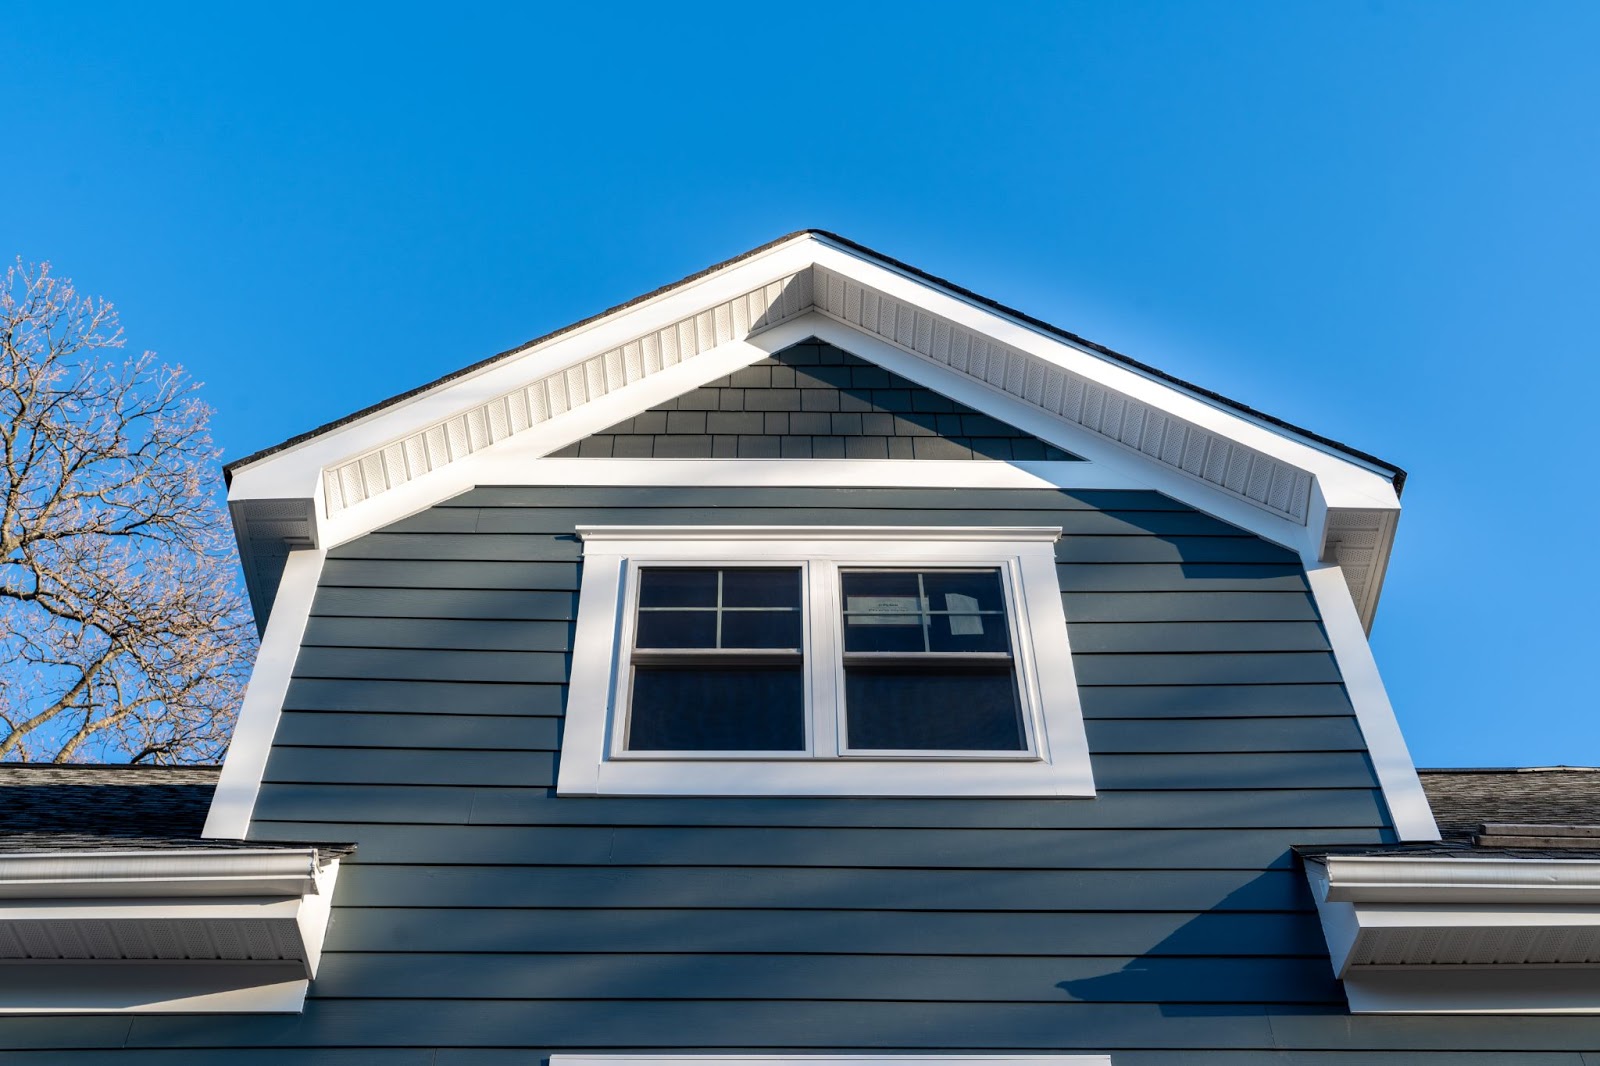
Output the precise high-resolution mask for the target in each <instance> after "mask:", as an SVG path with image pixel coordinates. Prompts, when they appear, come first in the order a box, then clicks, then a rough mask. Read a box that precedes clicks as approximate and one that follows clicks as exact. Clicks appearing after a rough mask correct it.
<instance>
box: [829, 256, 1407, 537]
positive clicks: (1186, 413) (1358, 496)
mask: <svg viewBox="0 0 1600 1066" xmlns="http://www.w3.org/2000/svg"><path fill="white" fill-rule="evenodd" d="M813 258H814V262H815V263H817V264H818V265H821V266H823V267H824V268H826V269H828V270H832V271H835V272H837V273H840V274H844V275H846V276H848V277H850V278H852V279H853V280H855V281H858V282H860V283H861V284H863V285H868V286H871V287H872V288H875V289H877V290H878V291H880V292H882V293H884V294H885V295H887V296H892V297H894V298H896V299H899V300H904V301H906V302H908V303H912V304H915V305H917V306H920V307H922V308H924V309H926V310H927V311H928V313H929V314H933V315H937V316H939V317H941V318H945V319H948V320H949V321H951V322H954V323H956V324H957V325H962V326H966V327H967V328H969V329H973V330H976V331H977V332H979V333H982V334H985V335H986V336H988V337H990V338H992V339H993V340H995V341H998V342H1000V343H1002V344H1008V345H1011V346H1012V347H1015V348H1019V349H1021V350H1022V351H1025V352H1028V353H1029V354H1030V355H1035V356H1038V357H1040V358H1042V359H1045V360H1047V361H1049V362H1052V363H1054V364H1056V365H1057V366H1060V367H1061V368H1062V369H1064V370H1070V371H1072V372H1073V373H1075V374H1079V375H1082V376H1083V377H1085V378H1088V379H1090V380H1092V381H1095V382H1097V383H1099V384H1102V385H1104V386H1106V387H1107V388H1109V389H1112V390H1114V391H1116V392H1120V393H1122V394H1123V395H1125V396H1129V397H1131V398H1133V399H1136V400H1140V401H1142V402H1144V403H1148V404H1150V405H1151V406H1152V407H1156V408H1158V409H1160V410H1164V411H1167V412H1169V413H1171V414H1173V415H1175V416H1177V417H1179V418H1182V419H1184V420H1185V421H1188V422H1192V423H1194V424H1195V425H1198V426H1201V427H1202V428H1205V429H1210V430H1213V431H1215V432H1217V433H1220V434H1222V435H1224V436H1227V437H1230V438H1232V439H1234V440H1237V441H1239V442H1240V443H1241V444H1244V445H1246V446H1248V447H1251V448H1254V449H1256V450H1257V451H1260V452H1263V453H1265V454H1267V455H1271V456H1273V457H1275V458H1279V459H1282V460H1283V461H1284V462H1287V463H1289V464H1291V465H1293V466H1297V467H1299V468H1300V469H1302V470H1306V471H1309V472H1310V473H1312V474H1314V475H1315V476H1316V478H1317V480H1318V481H1319V482H1320V483H1322V484H1323V488H1324V493H1325V494H1326V495H1327V498H1328V500H1329V502H1330V504H1331V505H1332V506H1336V507H1381V506H1385V505H1388V504H1389V503H1390V502H1391V501H1392V500H1393V499H1394V485H1393V482H1392V481H1391V480H1390V476H1388V475H1385V474H1383V473H1380V472H1379V471H1378V470H1377V469H1376V468H1375V467H1372V466H1371V465H1369V464H1367V463H1364V462H1361V461H1360V460H1357V459H1355V458H1354V457H1353V456H1347V455H1345V454H1343V453H1335V452H1333V451H1330V450H1328V449H1327V448H1326V447H1324V446H1321V445H1317V444H1315V443H1312V442H1310V441H1307V440H1304V439H1302V438H1300V437H1298V436H1296V435H1293V434H1292V431H1290V430H1286V429H1282V428H1279V427H1274V426H1270V425H1267V424H1265V423H1262V422H1258V421H1256V420H1254V419H1252V418H1249V417H1248V416H1246V415H1245V414H1244V413H1243V412H1242V411H1236V410H1234V409H1232V408H1226V407H1222V406H1219V405H1217V404H1216V403H1214V402H1212V401H1209V400H1206V399H1204V398H1202V397H1199V396H1196V395H1194V394H1192V393H1190V392H1188V391H1186V390H1184V389H1183V388H1182V387H1181V386H1178V385H1175V384H1173V383H1172V382H1169V381H1162V380H1160V379H1158V378H1155V377H1151V376H1148V375H1146V374H1143V373H1141V372H1139V371H1138V370H1135V369H1134V368H1132V367H1130V366H1126V365H1124V364H1122V363H1118V362H1115V361H1112V360H1110V359H1107V358H1106V357H1105V356H1103V355H1100V354H1099V353H1096V352H1091V351H1087V350H1085V349H1082V348H1079V347H1077V346H1075V345H1073V344H1071V343H1069V342H1068V341H1066V340H1064V339H1063V338H1061V337H1057V336H1053V335H1050V334H1046V333H1043V332H1041V331H1040V330H1039V329H1038V328H1036V327H1034V326H1031V325H1028V324H1025V323H1023V322H1020V321H1018V320H1016V319H1013V318H1011V317H1009V316H1007V315H1005V314H1003V313H1001V312H998V311H996V310H994V309H993V308H990V307H985V306H983V305H981V304H978V303H975V302H973V301H972V300H969V299H967V298H965V297H962V296H960V295H958V294H955V293H952V292H949V291H947V290H944V289H942V288H939V287H937V286H935V285H933V284H931V283H929V282H928V281H926V280H923V279H921V278H915V277H912V276H910V275H908V274H904V273H901V272H900V271H897V270H895V269H894V268H892V267H890V266H888V265H886V264H884V263H881V262H879V261H877V260H875V259H870V258H867V257H866V256H864V255H862V254H861V253H859V252H856V251H854V250H852V249H847V248H843V247H841V246H839V245H836V244H834V243H833V242H831V241H828V240H827V239H826V238H820V237H819V238H817V239H816V247H815V249H814V255H813Z"/></svg>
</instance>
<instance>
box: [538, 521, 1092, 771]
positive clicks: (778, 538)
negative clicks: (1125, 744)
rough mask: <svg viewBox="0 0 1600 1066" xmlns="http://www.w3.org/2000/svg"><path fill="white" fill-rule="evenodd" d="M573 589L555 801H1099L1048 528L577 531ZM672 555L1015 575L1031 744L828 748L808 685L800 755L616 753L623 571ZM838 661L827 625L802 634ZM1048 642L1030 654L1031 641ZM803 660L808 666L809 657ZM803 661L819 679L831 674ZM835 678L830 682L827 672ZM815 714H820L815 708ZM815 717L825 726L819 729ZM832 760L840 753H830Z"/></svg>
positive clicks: (820, 592) (827, 708) (829, 704)
mask: <svg viewBox="0 0 1600 1066" xmlns="http://www.w3.org/2000/svg"><path fill="white" fill-rule="evenodd" d="M578 535H579V537H580V538H581V539H582V540H583V542H584V561H583V587H582V591H581V592H580V593H579V599H578V621H577V628H576V633H575V637H574V645H573V659H572V674H571V679H570V682H569V686H568V691H567V711H566V728H565V733H564V738H563V742H562V753H561V769H560V774H559V776H558V780H557V789H556V790H557V793H558V794H559V795H564V796H593V795H638V796H929V797H937V796H992V797H1001V796H1080V797H1090V796H1093V795H1094V780H1093V776H1092V774H1091V772H1090V767H1089V748H1088V741H1087V739H1086V737H1085V735H1084V727H1083V712H1082V707H1081V705H1080V703H1079V699H1078V686H1077V677H1076V675H1075V673H1074V671H1073V667H1072V659H1071V656H1070V655H1069V654H1067V648H1068V645H1067V625H1066V616H1065V614H1064V613H1063V612H1062V607H1061V590H1060V586H1059V584H1058V582H1057V580H1056V571H1055V567H1056V562H1055V550H1054V547H1053V545H1054V543H1055V541H1056V540H1057V539H1058V538H1059V537H1060V535H1061V530H1060V528H1059V527H1055V526H1049V527H1040V526H1007V527H1000V526H996V527H981V526H980V527H966V526H963V527H914V526H910V527H907V526H894V527H885V526H849V527H839V526H580V527H578ZM666 562H670V563H672V564H683V563H693V562H702V563H713V562H715V563H728V564H731V565H737V564H741V563H742V564H749V563H761V564H771V563H788V562H793V563H798V564H801V565H809V566H817V567H820V568H822V569H825V570H830V571H831V570H832V569H834V568H836V567H838V566H840V565H847V566H855V565H864V566H883V565H895V566H910V565H919V566H944V565H984V566H999V567H1001V568H1002V569H1003V570H1004V571H1005V572H1006V573H1007V574H1008V575H1009V576H1010V585H1011V587H1010V589H1009V590H1008V591H1009V594H1010V596H1011V598H1012V601H1013V602H1012V608H1013V611H1014V616H1013V617H1012V619H1011V624H1012V625H1013V626H1014V629H1013V633H1014V634H1015V635H1016V636H1017V640H1016V647H1015V651H1014V656H1015V662H1016V664H1017V678H1018V687H1019V690H1021V692H1022V693H1023V702H1024V705H1025V707H1026V708H1027V711H1028V715H1029V717H1030V719H1031V720H1030V722H1029V727H1028V728H1029V737H1030V744H1031V747H1030V750H1029V751H1026V752H1001V753H991V752H983V753H972V752H959V753H943V752H918V753H914V754H907V753H895V754H893V755H883V754H857V753H850V754H848V755H845V756H839V752H838V737H837V733H836V732H835V730H836V728H837V727H836V725H835V722H836V719H835V717H834V715H835V712H834V709H833V708H834V707H835V706H836V704H837V701H838V697H837V692H836V691H835V692H821V691H818V692H813V693H812V694H811V704H812V708H813V717H812V720H811V722H810V725H809V729H810V735H809V739H810V741H811V745H812V750H811V752H810V753H809V754H808V755H806V756H802V757H798V758H797V757H795V756H794V755H793V754H792V753H781V754H777V755H773V756H762V755H760V754H746V753H740V754H739V755H737V756H734V757H729V756H728V755H726V754H724V753H717V754H716V755H714V756H701V755H698V754H697V753H690V754H689V755H688V756H686V757H679V756H662V755H659V754H657V753H651V754H650V755H648V756H641V755H628V754H625V753H623V752H622V751H621V748H620V739H619V737H620V729H619V726H620V721H619V717H618V706H619V703H620V700H619V697H618V693H619V679H620V678H624V677H625V676H626V670H625V669H624V665H625V664H626V662H627V661H628V660H627V654H628V634H629V631H630V629H631V626H630V624H629V620H630V607H631V601H630V598H629V594H628V589H629V586H630V575H632V574H633V573H634V572H636V571H637V569H638V568H639V567H641V566H648V565H651V564H660V563H666ZM831 585H832V582H831V580H823V581H815V582H811V583H809V584H808V588H810V589H812V590H814V591H815V596H814V597H813V598H821V599H823V601H824V602H823V603H822V604H821V605H819V604H818V603H815V602H813V603H811V604H810V605H809V609H810V611H811V612H812V614H813V616H815V615H816V614H817V613H818V612H819V611H823V610H826V611H829V612H830V613H831V611H832V606H831V605H832V599H830V597H836V596H837V591H836V590H834V589H832V587H831ZM810 639H811V640H812V641H814V642H822V641H826V642H828V643H829V646H828V647H808V649H807V654H808V656H809V655H813V654H814V655H819V656H828V657H829V659H828V661H832V660H836V659H838V658H839V656H838V655H837V654H834V653H833V652H834V649H833V647H832V643H833V642H834V641H836V640H837V637H836V636H834V635H833V634H832V632H831V628H830V627H829V626H815V627H813V633H812V635H811V638H810ZM1036 648H1038V649H1048V651H1043V652H1037V653H1036V651H1035V649H1036ZM808 661H809V660H808ZM839 670H842V666H839V667H837V668H836V669H835V670H834V671H832V672H830V671H827V670H820V669H819V670H812V671H809V672H808V673H809V676H811V677H812V678H813V679H815V681H816V683H817V684H818V685H819V686H820V685H826V684H830V683H831V684H833V685H835V686H837V685H838V684H839V683H840V682H839V678H838V671H839ZM830 679H831V681H830ZM818 708H821V709H818ZM823 722H825V723H826V725H825V728H824V727H823V726H822V725H819V723H823ZM836 756H837V757H836Z"/></svg>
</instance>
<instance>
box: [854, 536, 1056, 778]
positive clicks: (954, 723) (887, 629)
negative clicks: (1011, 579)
mask: <svg viewBox="0 0 1600 1066" xmlns="http://www.w3.org/2000/svg"><path fill="white" fill-rule="evenodd" d="M1003 573H1004V572H1003V570H1002V568H1001V567H998V566H996V567H983V568H947V567H940V568H933V567H928V568H915V569H913V568H893V569H884V568H872V569H867V568H862V569H856V568H841V570H840V572H839V579H840V585H841V600H842V604H843V613H842V615H841V622H842V628H843V632H844V641H843V644H844V656H843V658H844V708H843V711H844V723H845V731H844V749H845V752H846V753H848V754H866V753H877V752H884V753H906V752H917V753H923V754H926V753H929V752H948V753H952V754H958V753H962V752H974V751H993V752H1005V751H1011V752H1022V751H1026V750H1027V749H1028V731H1027V725H1026V723H1025V721H1024V719H1023V715H1022V706H1021V703H1020V700H1019V698H1018V691H1017V677H1016V667H1015V663H1014V661H1013V657H1012V654H1011V648H1012V636H1011V624H1010V619H1009V612H1008V611H1007V609H1006V593H1005V584H1004V581H1003Z"/></svg>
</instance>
